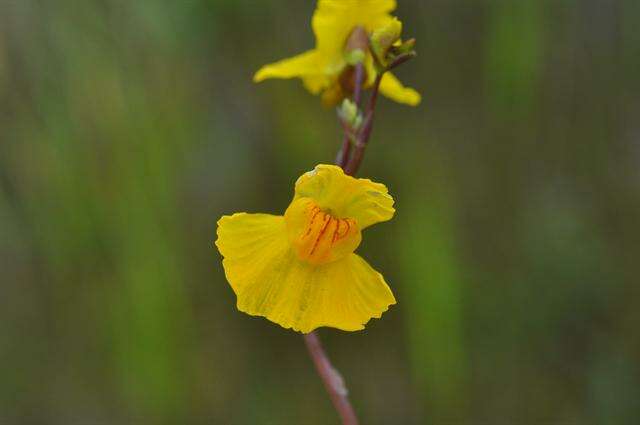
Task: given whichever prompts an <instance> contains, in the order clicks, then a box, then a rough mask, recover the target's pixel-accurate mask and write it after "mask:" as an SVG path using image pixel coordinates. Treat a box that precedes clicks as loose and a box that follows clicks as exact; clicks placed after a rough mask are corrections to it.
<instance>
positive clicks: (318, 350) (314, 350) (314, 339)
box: [304, 332, 358, 425]
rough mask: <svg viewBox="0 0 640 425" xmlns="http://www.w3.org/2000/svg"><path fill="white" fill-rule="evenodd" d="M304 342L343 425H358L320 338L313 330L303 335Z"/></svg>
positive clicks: (342, 385)
mask: <svg viewBox="0 0 640 425" xmlns="http://www.w3.org/2000/svg"><path fill="white" fill-rule="evenodd" d="M304 342H305V344H306V345H307V349H308V350H309V355H310V356H311V359H312V360H313V363H314V364H315V366H316V370H317V371H318V375H320V378H322V382H323V383H324V387H325V388H326V390H327V392H328V393H329V397H331V401H332V402H333V406H334V407H335V409H336V411H337V412H338V414H339V415H340V419H342V423H343V425H358V418H357V417H356V413H355V411H354V410H353V407H351V403H350V402H349V398H348V396H347V394H348V392H347V388H346V387H345V385H344V380H343V379H342V376H341V375H340V373H339V372H338V371H337V370H336V369H335V368H334V367H333V365H332V364H331V362H330V361H329V358H328V357H327V354H326V353H325V351H324V349H323V348H322V344H321V343H320V338H318V335H317V334H316V333H315V332H311V333H308V334H305V335H304Z"/></svg>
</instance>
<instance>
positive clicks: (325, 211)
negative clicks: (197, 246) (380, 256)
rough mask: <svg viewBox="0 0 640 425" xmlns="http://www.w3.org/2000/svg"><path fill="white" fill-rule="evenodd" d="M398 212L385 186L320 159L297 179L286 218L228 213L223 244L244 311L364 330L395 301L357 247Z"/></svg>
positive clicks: (304, 326)
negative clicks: (365, 234) (366, 231)
mask: <svg viewBox="0 0 640 425" xmlns="http://www.w3.org/2000/svg"><path fill="white" fill-rule="evenodd" d="M394 213H395V210H394V208H393V198H392V197H391V196H390V195H389V194H388V192H387V188H386V187H385V186H384V185H383V184H380V183H374V182H372V181H371V180H368V179H356V178H354V177H351V176H348V175H346V174H344V172H343V171H342V169H341V168H340V167H337V166H335V165H322V164H321V165H318V166H316V167H315V169H314V170H312V171H310V172H307V173H305V174H303V175H302V176H301V177H300V178H299V179H298V181H297V182H296V185H295V194H294V197H293V200H292V201H291V204H290V205H289V207H288V208H287V210H286V212H285V213H284V216H279V215H270V214H247V213H236V214H233V215H230V216H223V217H222V218H221V219H220V220H219V221H218V239H217V240H216V245H217V247H218V249H219V250H220V253H221V254H222V256H223V257H224V259H223V261H222V264H223V266H224V271H225V274H226V277H227V280H228V281H229V283H230V284H231V287H232V288H233V291H234V292H235V294H236V296H237V307H238V309H239V310H240V311H243V312H245V313H247V314H250V315H253V316H264V317H266V318H267V319H269V320H271V321H272V322H275V323H277V324H279V325H281V326H283V327H284V328H292V329H294V330H296V331H299V332H302V333H308V332H311V331H313V330H314V329H316V328H318V327H321V326H328V327H334V328H338V329H343V330H346V331H355V330H359V329H363V328H364V324H365V323H367V322H368V321H369V319H371V318H372V317H376V318H379V317H380V316H381V315H382V313H383V312H384V311H386V310H387V309H388V308H389V306H390V305H391V304H395V299H394V297H393V294H392V292H391V289H389V286H387V284H386V282H385V280H384V278H383V277H382V275H381V274H380V273H378V272H377V271H375V270H374V269H373V268H372V267H371V266H370V265H369V264H368V263H367V262H366V261H365V260H364V259H362V257H360V256H359V255H357V254H355V253H354V251H355V249H356V248H357V247H358V245H360V241H361V240H362V234H361V231H362V230H364V229H366V228H367V227H369V226H371V225H372V224H375V223H379V222H382V221H387V220H390V219H391V218H392V217H393V214H394Z"/></svg>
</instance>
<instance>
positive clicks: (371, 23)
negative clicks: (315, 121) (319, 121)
mask: <svg viewBox="0 0 640 425" xmlns="http://www.w3.org/2000/svg"><path fill="white" fill-rule="evenodd" d="M395 8H396V2H395V0H318V6H317V8H316V11H315V13H314V15H313V19H312V21H311V26H312V27H313V32H314V34H315V37H316V48H315V49H312V50H309V51H306V52H304V53H302V54H299V55H297V56H294V57H292V58H289V59H284V60H281V61H279V62H275V63H272V64H269V65H266V66H264V67H262V68H261V69H260V70H259V71H258V72H257V73H256V74H255V76H254V81H256V82H260V81H263V80H265V79H267V78H301V79H302V81H303V83H304V85H305V87H306V88H307V89H308V90H309V91H310V92H311V93H313V94H322V97H323V100H324V101H325V103H327V104H335V103H338V102H339V101H340V100H341V98H342V97H344V96H343V95H344V94H345V92H346V91H348V90H349V88H348V87H345V84H346V81H348V80H349V79H350V78H349V77H350V73H351V70H352V68H351V67H350V65H349V62H350V58H349V57H348V56H349V55H348V53H349V52H348V51H346V50H345V49H346V45H347V41H348V39H349V37H350V36H351V34H352V33H353V32H354V30H356V29H357V28H363V29H364V30H365V31H366V33H367V34H369V35H371V34H373V33H374V32H375V31H379V30H381V29H384V28H387V27H390V26H398V25H399V21H397V18H395V17H393V16H391V14H390V13H391V12H392V11H393V10H394V9H395ZM400 28H401V26H400ZM363 53H364V54H365V56H364V58H363V63H364V67H365V70H366V77H365V82H364V86H365V87H369V86H371V85H372V84H373V82H374V80H375V78H376V72H377V71H376V67H375V66H374V61H373V58H372V56H371V53H370V52H369V51H367V52H363ZM346 85H348V84H346ZM380 92H381V93H382V94H383V95H385V96H387V97H388V98H390V99H392V100H395V101H396V102H400V103H405V104H408V105H413V106H415V105H417V104H418V103H420V94H419V93H418V92H417V91H415V90H414V89H412V88H407V87H404V86H403V85H402V83H400V81H399V80H398V79H397V78H396V77H395V76H394V75H393V74H391V73H390V72H386V73H385V74H384V76H383V77H382V81H381V84H380Z"/></svg>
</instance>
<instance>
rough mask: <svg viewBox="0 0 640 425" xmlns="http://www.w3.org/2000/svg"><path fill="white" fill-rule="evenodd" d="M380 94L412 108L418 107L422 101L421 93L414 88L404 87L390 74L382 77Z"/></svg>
mask: <svg viewBox="0 0 640 425" xmlns="http://www.w3.org/2000/svg"><path fill="white" fill-rule="evenodd" d="M380 92H381V93H382V94H383V95H385V96H387V97H388V98H389V99H391V100H395V101H396V102H398V103H404V104H407V105H410V106H416V105H418V104H419V103H420V101H421V100H422V97H421V96H420V93H418V92H417V91H415V90H414V89H412V88H409V87H404V86H403V85H402V83H401V82H400V81H399V80H398V79H397V78H396V77H395V76H394V75H393V74H392V73H390V72H387V73H385V74H384V76H383V77H382V81H381V82H380Z"/></svg>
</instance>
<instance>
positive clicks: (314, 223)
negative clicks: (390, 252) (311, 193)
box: [284, 198, 362, 265]
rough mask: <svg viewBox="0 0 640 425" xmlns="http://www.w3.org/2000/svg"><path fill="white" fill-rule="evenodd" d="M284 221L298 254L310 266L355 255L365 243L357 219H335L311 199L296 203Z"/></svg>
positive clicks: (288, 210) (290, 207) (303, 199)
mask: <svg viewBox="0 0 640 425" xmlns="http://www.w3.org/2000/svg"><path fill="white" fill-rule="evenodd" d="M284 217H285V221H286V223H287V231H288V234H289V241H290V242H291V244H292V245H293V248H294V250H295V252H296V254H298V257H299V258H300V259H301V260H303V261H305V262H308V263H310V264H314V265H320V264H326V263H330V262H332V261H336V260H339V259H340V258H343V257H344V256H346V255H348V254H350V253H352V252H353V251H355V249H356V248H357V247H358V245H360V241H361V240H362V236H361V234H360V229H359V227H358V224H357V223H356V221H355V220H354V219H351V218H337V217H334V216H333V215H331V213H330V212H329V211H326V210H323V209H321V208H320V207H319V206H318V205H316V204H315V202H314V201H313V200H312V199H310V198H301V199H298V200H296V201H295V202H293V203H292V204H291V205H290V206H289V208H288V209H287V211H286V212H285V215H284Z"/></svg>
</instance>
